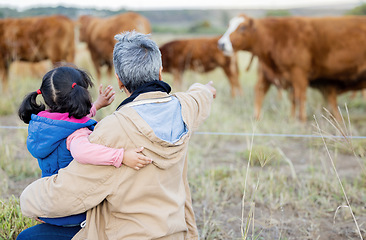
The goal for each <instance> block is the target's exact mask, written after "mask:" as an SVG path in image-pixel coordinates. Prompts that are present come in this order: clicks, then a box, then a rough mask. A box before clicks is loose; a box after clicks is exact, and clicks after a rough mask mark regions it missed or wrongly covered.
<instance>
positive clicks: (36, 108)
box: [18, 90, 46, 124]
mask: <svg viewBox="0 0 366 240" xmlns="http://www.w3.org/2000/svg"><path fill="white" fill-rule="evenodd" d="M39 93H40V90H37V91H35V92H31V93H29V94H28V95H27V96H25V98H24V99H23V102H22V103H21V105H20V107H19V110H18V116H19V118H20V119H21V120H22V121H23V122H24V123H26V124H28V123H29V121H30V120H31V116H32V114H38V113H39V112H41V111H44V110H45V109H46V107H45V105H44V104H43V103H40V104H37V101H36V98H37V95H38V94H39Z"/></svg>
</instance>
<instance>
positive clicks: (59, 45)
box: [0, 16, 75, 92]
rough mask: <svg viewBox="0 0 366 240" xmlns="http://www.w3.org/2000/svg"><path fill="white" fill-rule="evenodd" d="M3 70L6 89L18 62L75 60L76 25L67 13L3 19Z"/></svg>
mask: <svg viewBox="0 0 366 240" xmlns="http://www.w3.org/2000/svg"><path fill="white" fill-rule="evenodd" d="M0 36H1V38H0V71H1V75H2V76H1V77H2V90H3V92H5V91H6V90H7V89H8V74H9V67H10V64H11V63H12V62H14V61H17V60H18V61H27V62H39V61H42V60H47V59H49V60H51V62H52V63H53V64H54V65H55V64H56V63H59V62H63V61H66V62H69V63H72V62H73V61H74V55H75V43H74V41H75V40H74V24H73V22H72V21H71V20H70V19H68V18H67V17H65V16H47V17H29V18H19V19H15V18H6V19H0Z"/></svg>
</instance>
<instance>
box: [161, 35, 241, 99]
mask: <svg viewBox="0 0 366 240" xmlns="http://www.w3.org/2000/svg"><path fill="white" fill-rule="evenodd" d="M219 38H220V37H214V38H195V39H184V40H175V41H171V42H168V43H165V44H164V45H162V46H161V47H160V51H161V55H162V60H163V72H169V73H172V74H173V76H174V86H175V87H176V88H177V89H181V88H182V75H183V72H184V71H185V70H187V69H190V70H193V71H197V72H209V71H212V70H214V69H215V68H217V67H221V68H222V69H223V70H224V72H225V74H226V76H227V77H228V79H229V82H230V85H231V96H232V97H235V96H236V95H237V94H240V95H242V93H243V91H242V88H241V86H240V82H239V78H238V61H237V56H236V54H233V55H232V56H225V55H224V54H223V52H222V51H220V50H219V48H218V47H217V41H218V40H219Z"/></svg>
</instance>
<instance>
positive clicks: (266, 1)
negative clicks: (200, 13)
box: [0, 0, 366, 10]
mask: <svg viewBox="0 0 366 240" xmlns="http://www.w3.org/2000/svg"><path fill="white" fill-rule="evenodd" d="M207 2H209V3H207ZM365 2H366V0H210V1H202V0H201V1H199V0H179V1H176V0H104V1H103V0H49V1H44V0H12V1H10V0H0V6H10V7H14V8H17V9H20V10H22V9H26V8H31V7H35V6H58V5H63V6H68V7H70V6H76V7H96V8H99V9H112V10H117V9H120V8H126V9H128V10H143V9H190V8H193V9H197V8H199V9H208V8H229V9H232V8H290V7H304V6H320V5H328V4H332V5H338V4H347V3H360V4H361V3H365Z"/></svg>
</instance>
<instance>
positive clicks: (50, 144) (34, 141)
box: [27, 114, 97, 159]
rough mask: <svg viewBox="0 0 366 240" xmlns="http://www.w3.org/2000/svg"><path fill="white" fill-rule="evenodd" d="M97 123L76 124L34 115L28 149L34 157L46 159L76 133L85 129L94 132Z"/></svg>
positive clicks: (93, 121) (30, 124)
mask: <svg viewBox="0 0 366 240" xmlns="http://www.w3.org/2000/svg"><path fill="white" fill-rule="evenodd" d="M96 123H97V122H96V121H95V120H93V119H90V120H88V121H87V122H86V123H74V122H69V121H64V120H53V119H50V118H45V117H40V116H37V115H34V114H33V115H32V117H31V121H30V122H29V126H28V137H27V148H28V150H29V152H30V153H31V154H32V156H33V157H35V158H37V159H43V158H46V157H47V156H48V155H49V154H50V153H52V152H53V151H54V150H55V149H56V148H57V147H58V146H59V145H60V144H61V143H62V142H63V141H64V140H65V139H66V138H67V137H68V136H69V135H70V134H72V133H73V132H74V131H76V130H77V129H80V128H83V127H88V128H89V129H91V130H92V129H93V128H94V125H95V124H96Z"/></svg>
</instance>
